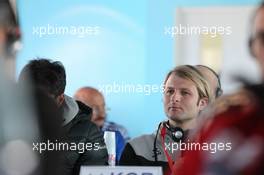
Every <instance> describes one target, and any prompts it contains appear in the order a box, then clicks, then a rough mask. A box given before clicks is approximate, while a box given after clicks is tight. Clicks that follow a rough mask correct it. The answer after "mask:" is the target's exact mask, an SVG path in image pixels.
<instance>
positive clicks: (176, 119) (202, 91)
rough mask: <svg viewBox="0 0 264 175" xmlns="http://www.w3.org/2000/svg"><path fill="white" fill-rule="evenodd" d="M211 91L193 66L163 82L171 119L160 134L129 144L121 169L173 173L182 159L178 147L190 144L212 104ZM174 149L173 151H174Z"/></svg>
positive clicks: (172, 73)
mask: <svg viewBox="0 0 264 175" xmlns="http://www.w3.org/2000/svg"><path fill="white" fill-rule="evenodd" d="M209 92H210V88H209V86H208V84H207V81H206V80H205V79H204V77H203V76H202V74H201V73H200V72H199V71H198V70H197V69H196V68H195V67H193V66H189V65H184V66H178V67H176V68H174V69H173V70H172V71H170V72H169V73H168V74H167V76H166V78H165V81H164V94H163V106H164V112H165V114H166V116H167V117H168V120H167V121H164V122H161V123H160V124H159V126H158V127H157V131H156V132H154V133H153V134H150V135H142V136H140V137H137V138H135V139H132V140H131V141H129V142H128V144H127V145H126V147H125V150H124V152H123V154H122V157H121V160H120V164H121V165H138V166H162V168H163V173H164V174H167V173H170V172H171V171H172V169H173V162H175V161H176V159H177V158H178V157H179V156H181V151H180V150H177V149H174V148H175V147H174V146H175V144H174V143H177V144H181V143H183V142H186V141H188V134H189V131H191V130H192V129H193V128H194V127H195V125H196V118H197V116H198V115H199V113H200V112H201V111H202V110H203V109H204V108H205V107H206V106H207V104H208V103H209V102H210V101H211V98H212V97H211V95H210V94H211V93H209ZM172 145H173V147H172Z"/></svg>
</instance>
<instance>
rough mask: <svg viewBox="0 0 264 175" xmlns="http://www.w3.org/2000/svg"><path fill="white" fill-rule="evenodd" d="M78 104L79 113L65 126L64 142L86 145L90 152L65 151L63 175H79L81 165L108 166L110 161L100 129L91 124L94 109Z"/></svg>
mask: <svg viewBox="0 0 264 175" xmlns="http://www.w3.org/2000/svg"><path fill="white" fill-rule="evenodd" d="M77 104H78V107H79V112H78V113H77V115H76V116H75V117H74V118H73V119H72V120H71V121H70V122H69V123H67V124H66V125H65V126H63V136H64V139H63V140H65V141H66V142H67V143H70V144H72V143H73V144H80V145H82V144H84V143H85V144H87V145H89V146H88V149H89V150H85V151H84V152H83V149H79V150H76V151H73V150H69V151H64V153H63V175H77V174H79V169H80V166H81V165H107V161H108V154H107V149H106V146H105V142H104V139H103V135H102V133H101V132H100V130H99V128H98V127H97V126H96V125H95V124H94V123H92V122H91V114H92V109H91V108H89V107H88V106H86V105H84V104H83V103H81V102H77ZM84 147H85V146H84ZM77 148H78V147H77ZM80 148H83V146H80ZM80 150H82V151H80Z"/></svg>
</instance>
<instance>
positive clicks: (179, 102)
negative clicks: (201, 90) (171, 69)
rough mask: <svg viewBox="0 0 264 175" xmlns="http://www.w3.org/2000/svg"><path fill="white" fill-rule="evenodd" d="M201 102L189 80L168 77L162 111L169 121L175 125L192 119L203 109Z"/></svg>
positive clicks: (173, 76)
mask: <svg viewBox="0 0 264 175" xmlns="http://www.w3.org/2000/svg"><path fill="white" fill-rule="evenodd" d="M202 100H203V99H202ZM202 100H199V95H198V91H197V88H196V86H195V84H194V83H193V82H192V81H191V80H187V79H183V78H181V77H179V76H177V75H173V74H172V75H170V77H169V78H168V80H167V82H166V84H165V90H164V111H165V113H166V115H167V116H168V118H169V119H170V120H172V121H174V122H176V123H177V122H184V121H188V120H192V119H194V118H195V117H196V116H197V115H198V114H199V111H200V110H201V109H202V108H203V105H204V104H203V103H204V101H203V102H201V101H202Z"/></svg>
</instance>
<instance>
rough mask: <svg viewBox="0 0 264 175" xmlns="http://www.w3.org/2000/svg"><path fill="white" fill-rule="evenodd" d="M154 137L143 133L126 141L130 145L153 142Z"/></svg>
mask: <svg viewBox="0 0 264 175" xmlns="http://www.w3.org/2000/svg"><path fill="white" fill-rule="evenodd" d="M154 139H155V136H154V135H153V134H143V135H141V136H138V137H135V138H133V139H131V140H129V141H128V143H129V144H130V145H132V146H133V145H137V144H139V143H140V144H143V143H151V144H153V141H154Z"/></svg>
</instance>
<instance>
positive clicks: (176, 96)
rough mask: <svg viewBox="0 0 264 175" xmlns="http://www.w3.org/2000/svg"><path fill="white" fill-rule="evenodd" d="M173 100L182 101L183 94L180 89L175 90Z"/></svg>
mask: <svg viewBox="0 0 264 175" xmlns="http://www.w3.org/2000/svg"><path fill="white" fill-rule="evenodd" d="M171 101H172V102H179V101H181V94H180V93H179V92H178V91H175V92H174V94H173V95H172V96H171Z"/></svg>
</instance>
